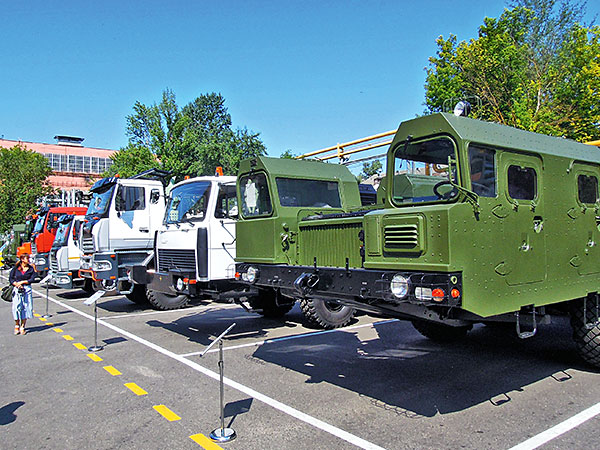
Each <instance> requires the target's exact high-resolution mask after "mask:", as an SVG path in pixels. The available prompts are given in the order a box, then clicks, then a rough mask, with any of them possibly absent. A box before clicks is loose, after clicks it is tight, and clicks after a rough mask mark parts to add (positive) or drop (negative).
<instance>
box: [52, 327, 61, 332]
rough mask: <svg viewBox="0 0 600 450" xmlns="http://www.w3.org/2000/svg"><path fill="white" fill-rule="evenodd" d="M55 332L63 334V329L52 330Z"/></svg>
mask: <svg viewBox="0 0 600 450" xmlns="http://www.w3.org/2000/svg"><path fill="white" fill-rule="evenodd" d="M52 329H53V330H54V331H56V332H57V333H62V332H63V329H62V328H52Z"/></svg>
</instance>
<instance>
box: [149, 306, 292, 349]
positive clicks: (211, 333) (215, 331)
mask: <svg viewBox="0 0 600 450" xmlns="http://www.w3.org/2000/svg"><path fill="white" fill-rule="evenodd" d="M302 319H303V316H302V313H301V312H300V310H299V308H297V307H294V309H292V311H290V312H289V313H288V314H286V315H285V316H284V317H282V318H280V319H268V318H266V317H263V316H261V315H259V314H258V313H248V312H246V311H245V310H244V309H242V308H241V307H240V308H225V309H224V308H222V307H221V306H219V304H215V305H214V307H207V309H205V310H202V311H194V312H193V313H190V314H188V315H186V316H183V317H179V318H178V319H176V320H173V321H170V322H161V321H160V320H149V321H147V322H146V323H147V324H148V325H150V326H152V327H159V328H164V329H165V330H169V331H171V332H173V333H177V334H180V335H182V336H185V337H186V338H187V339H188V340H189V341H191V342H195V343H198V344H201V345H204V346H206V345H209V344H210V343H211V342H212V341H213V339H214V338H215V337H216V336H218V335H220V334H221V333H222V332H223V331H225V329H226V328H227V327H228V326H229V325H231V324H232V323H233V322H235V323H236V326H235V328H234V329H233V330H231V332H230V333H229V334H228V335H227V336H226V337H225V339H224V340H225V342H235V341H236V340H240V339H248V338H250V339H261V338H264V337H266V336H267V334H268V331H269V330H273V329H277V328H296V327H298V326H299V325H301V324H302Z"/></svg>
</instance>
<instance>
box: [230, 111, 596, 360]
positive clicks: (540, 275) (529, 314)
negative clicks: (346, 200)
mask: <svg viewBox="0 0 600 450" xmlns="http://www.w3.org/2000/svg"><path fill="white" fill-rule="evenodd" d="M301 163H302V162H297V161H289V160H286V161H285V162H281V165H283V164H287V165H286V166H285V170H286V171H287V172H288V173H294V172H295V169H294V167H295V165H297V164H301ZM325 166H327V165H326V164H322V163H314V172H313V173H311V174H306V172H303V171H302V172H301V171H298V172H297V175H289V178H291V179H294V180H296V181H295V182H296V183H307V182H309V181H310V180H312V179H313V178H314V177H315V176H316V175H318V174H320V173H321V168H322V167H325ZM282 167H283V166H282ZM599 178H600V152H599V151H598V149H597V148H595V147H593V146H588V145H584V144H579V143H576V142H573V141H570V140H567V139H560V138H553V137H549V136H545V135H540V134H535V133H530V132H526V131H522V130H518V129H515V128H511V127H507V126H503V125H499V124H495V123H488V122H482V121H478V120H473V119H469V118H466V117H457V116H455V115H452V114H446V113H440V114H432V115H429V116H424V117H420V118H416V119H413V120H409V121H406V122H403V123H402V124H401V125H400V127H399V128H398V131H397V133H396V135H395V137H394V139H393V141H392V143H391V145H390V148H389V151H388V155H387V173H386V177H385V179H384V181H383V182H382V184H381V185H380V187H379V191H378V196H379V202H380V204H379V206H377V205H376V206H374V207H373V208H371V209H369V210H361V209H360V208H359V209H352V208H346V209H344V208H338V209H337V210H335V211H333V210H332V211H327V210H323V211H321V212H319V213H317V214H314V213H312V212H311V211H307V212H306V213H305V212H304V211H303V210H301V209H299V210H298V211H297V212H296V211H293V210H291V211H290V212H289V213H287V212H286V211H287V210H286V204H287V201H288V200H287V199H286V197H285V191H282V189H281V180H280V179H279V178H278V174H277V173H276V172H271V170H270V167H269V165H268V164H263V163H262V161H261V160H260V159H253V160H250V161H246V162H245V163H244V164H243V165H242V167H241V171H240V174H239V182H238V183H239V186H238V191H239V192H238V196H239V199H238V200H239V204H240V210H241V215H240V220H239V222H238V226H237V238H238V252H237V258H236V259H237V261H238V263H237V267H236V271H237V276H238V278H239V279H241V280H243V281H244V282H246V283H248V284H252V285H254V286H256V287H259V288H261V289H274V290H276V291H277V292H279V293H280V295H282V296H289V297H294V298H296V299H300V300H301V301H303V302H313V301H316V300H319V301H322V302H324V303H325V304H327V305H330V308H331V309H335V305H337V307H351V308H356V309H359V310H363V311H366V312H368V313H371V314H376V315H380V316H388V317H398V318H402V319H408V320H410V321H412V323H413V325H414V327H415V328H416V329H417V330H418V331H419V332H420V333H421V334H423V335H424V336H426V337H429V338H431V339H434V340H438V341H452V340H455V339H458V338H461V337H463V336H464V335H465V334H466V333H467V332H468V331H469V330H470V329H471V328H472V326H473V324H475V323H490V322H513V323H514V324H515V328H516V331H517V333H518V334H519V336H520V337H522V338H525V337H530V336H532V335H534V334H535V332H536V330H537V327H538V326H539V325H540V324H542V323H544V322H547V321H548V320H549V319H550V317H551V314H553V313H558V314H570V317H571V325H572V327H573V336H574V340H575V343H576V346H577V348H578V350H579V352H580V354H581V356H582V357H583V358H584V359H585V360H586V361H588V362H589V363H591V364H593V365H596V366H600V348H599V344H600V325H599V321H598V314H599V306H600V305H599V292H600V247H599V244H600V200H599V199H600V197H599V194H598V179H599ZM248 180H253V182H254V183H255V185H256V186H257V187H258V189H256V190H255V192H256V198H253V197H249V196H248V195H247V192H248V189H247V188H245V183H247V182H248ZM327 183H328V190H329V195H330V198H331V199H332V200H331V202H335V201H337V200H336V199H337V195H341V191H340V190H339V189H338V190H336V188H335V185H336V184H338V182H337V180H335V179H333V178H331V179H330V180H329V181H327ZM314 191H315V190H314V189H313V190H308V189H307V192H306V195H311V193H312V192H314ZM249 201H251V202H252V204H265V205H266V204H268V205H269V207H268V208H265V209H262V210H260V211H259V212H258V213H257V212H255V211H254V212H253V210H252V208H249V206H248V204H249ZM341 209H344V211H343V212H342V211H340V210H341Z"/></svg>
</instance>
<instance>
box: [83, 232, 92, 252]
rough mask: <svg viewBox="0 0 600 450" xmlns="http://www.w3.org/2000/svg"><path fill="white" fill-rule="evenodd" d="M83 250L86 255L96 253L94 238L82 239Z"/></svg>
mask: <svg viewBox="0 0 600 450" xmlns="http://www.w3.org/2000/svg"><path fill="white" fill-rule="evenodd" d="M81 250H82V251H83V253H85V254H89V253H94V238H93V237H92V236H86V235H84V236H83V238H82V239H81Z"/></svg>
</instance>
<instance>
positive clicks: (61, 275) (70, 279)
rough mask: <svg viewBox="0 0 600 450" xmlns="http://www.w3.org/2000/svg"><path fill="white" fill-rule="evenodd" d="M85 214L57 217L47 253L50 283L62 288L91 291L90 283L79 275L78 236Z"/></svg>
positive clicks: (79, 254)
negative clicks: (51, 241) (56, 223)
mask: <svg viewBox="0 0 600 450" xmlns="http://www.w3.org/2000/svg"><path fill="white" fill-rule="evenodd" d="M84 220H85V216H80V215H73V214H65V215H63V216H61V217H60V218H59V219H58V229H57V231H56V237H55V238H54V243H53V244H52V249H51V250H50V254H49V260H50V261H49V265H50V274H51V279H50V280H51V281H50V284H52V285H54V286H57V287H59V288H62V289H73V288H84V289H85V290H86V291H90V292H91V291H92V285H91V283H89V282H88V283H85V281H86V280H85V279H84V278H81V277H79V275H78V273H79V260H80V258H81V255H82V253H81V249H80V248H79V238H80V234H81V227H82V225H83V222H84ZM90 281H91V280H90Z"/></svg>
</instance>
